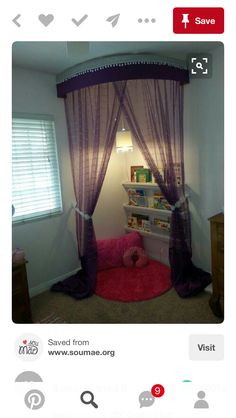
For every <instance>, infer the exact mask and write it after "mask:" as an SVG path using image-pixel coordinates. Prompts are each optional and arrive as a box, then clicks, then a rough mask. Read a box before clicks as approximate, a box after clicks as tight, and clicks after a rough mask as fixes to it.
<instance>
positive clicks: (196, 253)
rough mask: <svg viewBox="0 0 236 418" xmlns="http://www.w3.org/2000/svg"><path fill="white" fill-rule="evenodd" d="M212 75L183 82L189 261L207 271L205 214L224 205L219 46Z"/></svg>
mask: <svg viewBox="0 0 236 418" xmlns="http://www.w3.org/2000/svg"><path fill="white" fill-rule="evenodd" d="M211 54H212V58H213V76H212V78H210V79H205V80H203V79H195V80H193V79H192V80H191V82H190V84H188V85H187V86H185V104H184V105H185V115H184V121H185V122H184V134H185V137H184V138H185V174H186V183H187V185H188V186H189V191H190V211H191V219H192V248H193V261H194V262H195V263H196V264H197V265H198V266H199V267H202V268H204V269H206V270H207V271H211V253H210V251H211V244H210V225H209V221H208V218H209V217H210V216H212V215H215V214H217V213H219V212H222V211H223V208H224V166H223V164H224V157H223V153H224V142H223V141H224V126H223V100H224V87H223V77H224V76H223V69H224V56H223V47H218V48H216V49H214V50H212V51H211Z"/></svg>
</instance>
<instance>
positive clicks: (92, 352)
mask: <svg viewBox="0 0 236 418" xmlns="http://www.w3.org/2000/svg"><path fill="white" fill-rule="evenodd" d="M48 355H49V356H88V357H89V356H91V357H94V356H109V357H114V356H115V350H103V351H100V350H48Z"/></svg>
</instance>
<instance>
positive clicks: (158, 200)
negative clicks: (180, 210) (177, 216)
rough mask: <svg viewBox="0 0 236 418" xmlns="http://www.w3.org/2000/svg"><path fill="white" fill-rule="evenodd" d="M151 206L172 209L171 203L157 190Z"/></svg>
mask: <svg viewBox="0 0 236 418" xmlns="http://www.w3.org/2000/svg"><path fill="white" fill-rule="evenodd" d="M151 205H152V206H151V207H152V208H154V209H161V210H171V206H170V204H169V203H168V202H167V200H166V198H165V197H164V196H163V194H162V193H161V192H156V193H154V194H153V196H152V201H151Z"/></svg>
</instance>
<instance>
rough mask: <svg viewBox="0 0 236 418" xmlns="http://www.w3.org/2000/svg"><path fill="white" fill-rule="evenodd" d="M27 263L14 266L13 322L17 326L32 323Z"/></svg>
mask: <svg viewBox="0 0 236 418" xmlns="http://www.w3.org/2000/svg"><path fill="white" fill-rule="evenodd" d="M26 263H27V261H25V260H22V261H20V262H17V263H13V264H12V320H13V322H15V323H17V324H27V323H32V317H31V308H30V299H29V290H28V281H27V272H26Z"/></svg>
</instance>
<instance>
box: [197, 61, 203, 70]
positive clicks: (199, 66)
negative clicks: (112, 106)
mask: <svg viewBox="0 0 236 418" xmlns="http://www.w3.org/2000/svg"><path fill="white" fill-rule="evenodd" d="M196 68H200V69H201V70H203V66H202V64H201V62H197V64H196Z"/></svg>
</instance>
